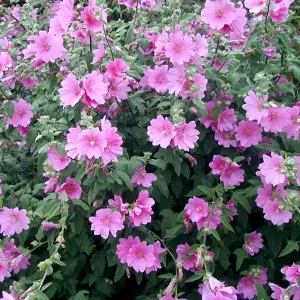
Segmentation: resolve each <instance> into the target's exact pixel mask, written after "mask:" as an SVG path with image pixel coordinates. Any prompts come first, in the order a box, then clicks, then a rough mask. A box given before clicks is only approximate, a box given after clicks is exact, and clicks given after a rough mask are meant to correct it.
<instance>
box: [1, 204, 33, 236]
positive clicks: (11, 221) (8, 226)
mask: <svg viewBox="0 0 300 300" xmlns="http://www.w3.org/2000/svg"><path fill="white" fill-rule="evenodd" d="M26 214H27V211H26V210H25V209H21V210H19V209H18V208H17V207H15V208H7V207H3V209H2V211H0V233H2V234H3V235H4V236H9V235H13V234H15V233H16V234H19V233H20V232H22V231H23V230H27V229H28V228H29V226H28V224H29V223H30V220H29V218H28V217H27V215H26Z"/></svg>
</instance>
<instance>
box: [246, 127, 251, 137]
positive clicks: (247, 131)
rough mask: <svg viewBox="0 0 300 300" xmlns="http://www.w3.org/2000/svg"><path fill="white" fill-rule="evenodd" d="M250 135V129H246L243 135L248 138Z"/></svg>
mask: <svg viewBox="0 0 300 300" xmlns="http://www.w3.org/2000/svg"><path fill="white" fill-rule="evenodd" d="M251 133H252V130H251V129H249V128H247V129H246V130H245V135H247V136H249V135H251Z"/></svg>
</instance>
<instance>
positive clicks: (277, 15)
mask: <svg viewBox="0 0 300 300" xmlns="http://www.w3.org/2000/svg"><path fill="white" fill-rule="evenodd" d="M288 14H289V9H288V8H287V7H286V6H284V5H276V6H275V7H274V8H273V9H271V11H270V14H269V16H270V18H271V20H272V21H273V22H277V23H283V22H285V21H286V20H287V17H288Z"/></svg>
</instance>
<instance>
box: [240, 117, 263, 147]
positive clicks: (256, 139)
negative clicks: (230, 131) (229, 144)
mask: <svg viewBox="0 0 300 300" xmlns="http://www.w3.org/2000/svg"><path fill="white" fill-rule="evenodd" d="M236 132H237V133H236V135H235V137H236V139H237V140H238V141H239V142H240V144H241V146H242V147H245V148H248V147H251V146H255V145H257V144H259V143H260V141H261V139H262V134H261V128H260V126H259V125H258V124H257V123H255V122H251V121H241V122H240V123H239V124H238V126H237V129H236Z"/></svg>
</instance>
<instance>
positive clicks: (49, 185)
mask: <svg viewBox="0 0 300 300" xmlns="http://www.w3.org/2000/svg"><path fill="white" fill-rule="evenodd" d="M58 179H59V176H54V177H50V178H49V179H48V180H47V181H46V182H45V188H44V193H49V192H54V191H55V189H56V183H57V181H58Z"/></svg>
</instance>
